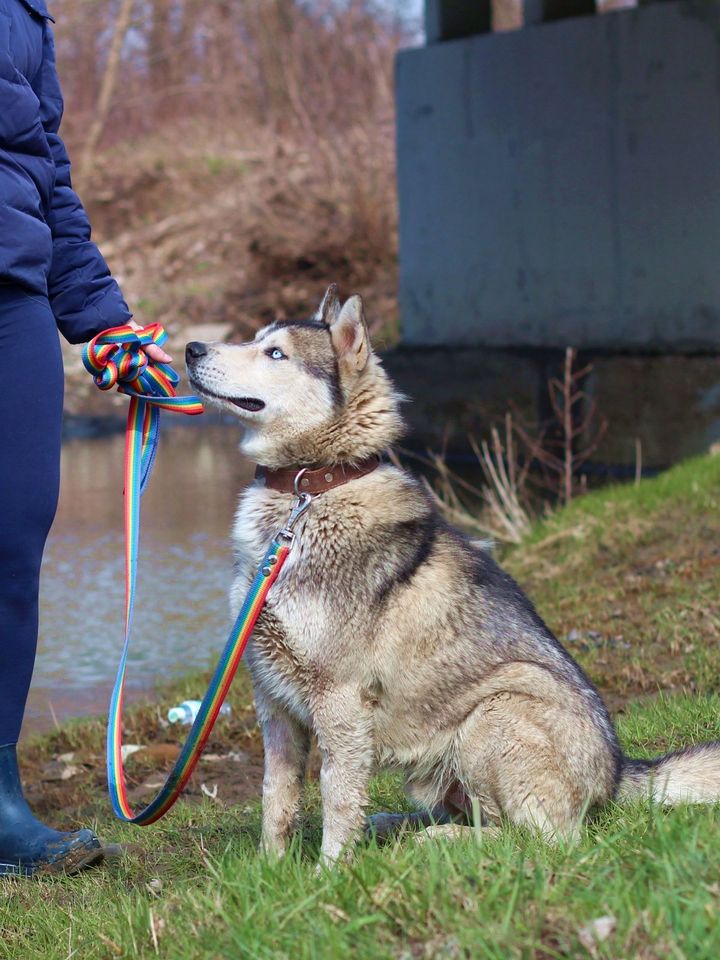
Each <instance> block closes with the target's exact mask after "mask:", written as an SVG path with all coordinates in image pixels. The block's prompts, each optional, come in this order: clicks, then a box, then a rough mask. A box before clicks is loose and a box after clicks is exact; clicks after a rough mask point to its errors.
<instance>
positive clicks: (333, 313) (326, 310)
mask: <svg viewBox="0 0 720 960" xmlns="http://www.w3.org/2000/svg"><path fill="white" fill-rule="evenodd" d="M339 313H340V301H339V300H338V288H337V284H336V283H331V284H330V286H329V287H328V288H327V290H326V291H325V296H324V297H323V298H322V303H321V304H320V306H319V307H318V308H317V310H316V311H315V316H314V317H313V319H314V320H318V321H319V322H320V323H326V324H327V325H328V326H331V325H332V324H333V323H335V321H336V320H337V318H338V315H339Z"/></svg>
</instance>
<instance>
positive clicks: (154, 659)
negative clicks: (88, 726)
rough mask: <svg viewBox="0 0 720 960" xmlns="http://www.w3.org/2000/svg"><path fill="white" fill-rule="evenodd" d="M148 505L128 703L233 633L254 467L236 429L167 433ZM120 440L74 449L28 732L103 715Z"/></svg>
mask: <svg viewBox="0 0 720 960" xmlns="http://www.w3.org/2000/svg"><path fill="white" fill-rule="evenodd" d="M167 419H168V418H166V420H165V424H164V430H163V435H162V438H161V442H160V451H159V454H158V458H157V460H156V464H155V470H154V473H153V477H152V481H151V484H150V487H149V488H148V490H147V492H146V494H145V495H144V497H143V521H142V534H141V557H140V571H139V578H138V593H137V604H136V614H135V629H134V633H133V644H132V661H131V665H130V668H129V678H128V687H129V688H130V694H131V695H132V693H133V692H134V693H135V694H136V695H137V693H138V692H139V691H142V690H147V689H148V688H150V687H151V686H152V685H153V683H154V682H155V681H156V680H157V679H158V678H159V677H164V676H168V675H172V674H173V673H175V674H177V673H182V672H183V671H185V670H187V669H189V668H191V667H193V666H196V665H201V666H204V665H206V664H207V663H208V662H209V660H211V659H212V658H213V657H214V655H215V654H216V653H219V651H220V650H221V649H222V646H223V644H224V642H225V639H226V635H227V632H228V630H229V627H230V616H229V610H228V603H227V591H228V586H229V583H230V578H231V574H232V551H231V547H230V542H229V531H230V525H231V522H232V517H233V513H234V509H235V503H236V500H237V495H238V493H239V492H240V490H242V489H243V487H244V486H246V485H247V483H248V482H249V481H250V478H251V476H252V472H253V468H252V466H251V465H250V464H248V463H247V462H246V461H244V460H243V459H242V457H241V456H240V454H239V453H238V451H237V445H238V440H239V432H238V428H237V427H236V426H234V425H227V426H225V425H207V423H203V421H202V420H198V421H192V422H190V423H187V422H183V423H182V424H177V423H173V424H168V422H167ZM123 443H124V440H123V436H122V435H117V436H112V437H105V438H102V439H92V440H87V439H83V440H70V441H68V442H67V443H65V444H64V446H63V454H62V488H61V495H60V506H59V509H58V515H57V519H56V521H55V525H54V527H53V530H52V532H51V535H50V539H49V541H48V546H47V550H46V554H45V559H44V562H43V572H42V579H41V614H40V647H39V651H38V659H37V664H36V667H35V675H34V677H33V686H32V690H31V694H30V702H29V705H28V712H27V715H26V721H25V728H24V732H25V733H27V732H28V731H30V730H37V729H46V728H48V727H50V726H51V725H52V723H53V714H54V715H55V716H57V718H58V719H62V718H64V717H67V716H73V715H78V714H82V713H88V712H104V711H105V709H106V708H107V698H108V694H109V690H110V686H111V682H112V679H113V677H114V674H115V668H116V666H117V660H118V657H119V655H120V648H121V641H122V621H123V596H124V586H123V552H122V551H123V536H122V462H123Z"/></svg>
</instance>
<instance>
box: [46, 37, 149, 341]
mask: <svg viewBox="0 0 720 960" xmlns="http://www.w3.org/2000/svg"><path fill="white" fill-rule="evenodd" d="M36 93H37V95H38V97H39V100H40V116H41V120H42V124H43V127H44V129H45V135H46V137H47V141H48V144H49V146H50V151H51V154H52V158H53V162H54V164H55V170H56V180H55V189H54V193H53V196H52V200H51V205H50V212H49V215H48V225H49V227H50V230H51V232H52V238H53V254H52V265H51V268H50V275H49V277H48V296H49V299H50V305H51V307H52V310H53V313H54V314H55V319H56V320H57V325H58V327H59V328H60V331H61V333H62V334H63V336H65V338H66V339H67V340H69V341H70V343H83V342H84V341H86V340H90V339H91V338H92V337H94V336H95V335H96V334H97V333H100V331H101V330H105V329H106V328H107V327H114V326H117V325H119V324H122V323H126V322H127V321H128V320H129V319H130V317H131V316H132V314H131V313H130V311H129V310H128V306H127V304H126V303H125V300H124V299H123V296H122V293H121V292H120V287H119V286H118V284H117V283H116V281H115V280H114V279H113V277H112V276H111V275H110V270H109V269H108V265H107V264H106V263H105V260H104V259H103V256H102V254H101V253H100V251H99V250H98V248H97V247H96V245H95V244H94V243H93V242H92V240H91V239H90V222H89V221H88V217H87V214H86V213H85V210H84V209H83V205H82V203H81V202H80V198H79V197H78V195H77V194H76V193H75V191H74V190H73V188H72V184H71V181H70V159H69V157H68V154H67V151H66V149H65V144H64V143H63V142H62V140H61V138H60V136H59V134H58V130H59V128H60V121H61V119H62V115H63V99H62V92H61V90H60V81H59V79H58V75H57V68H56V66H55V45H54V41H53V35H52V30H51V28H50V24H49V23H47V22H46V24H45V40H44V51H43V65H42V70H41V75H40V84H39V89H36Z"/></svg>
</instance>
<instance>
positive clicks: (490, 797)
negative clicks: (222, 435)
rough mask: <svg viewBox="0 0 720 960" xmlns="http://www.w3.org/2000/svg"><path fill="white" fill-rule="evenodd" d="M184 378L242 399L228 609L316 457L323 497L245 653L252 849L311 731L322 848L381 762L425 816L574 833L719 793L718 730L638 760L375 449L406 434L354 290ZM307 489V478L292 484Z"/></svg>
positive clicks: (209, 349) (277, 813) (228, 399)
mask: <svg viewBox="0 0 720 960" xmlns="http://www.w3.org/2000/svg"><path fill="white" fill-rule="evenodd" d="M186 356H187V367H188V373H189V376H190V381H191V383H192V385H193V387H194V389H195V390H197V392H198V393H199V394H201V396H202V397H204V398H206V399H207V400H209V401H210V402H212V403H213V404H216V405H217V406H219V407H220V408H222V409H223V410H227V411H231V412H232V413H235V414H237V416H238V417H239V418H240V420H241V422H242V424H243V426H244V428H245V432H244V436H243V439H242V442H241V445H240V449H241V450H242V452H243V453H244V454H245V455H246V456H247V457H249V458H250V459H251V460H253V461H254V462H255V463H256V464H258V465H259V466H260V467H261V468H263V471H264V477H262V476H261V477H260V478H258V479H257V480H256V481H255V482H254V483H253V484H252V485H251V486H250V487H249V488H248V489H247V490H246V491H245V492H244V493H243V494H242V496H241V499H240V504H239V508H238V511H237V516H236V519H235V525H234V546H235V555H236V574H237V575H236V578H235V582H234V584H233V587H232V593H231V597H232V603H233V607H234V609H235V610H236V611H237V609H238V608H239V606H240V603H241V602H242V599H243V597H244V595H245V592H246V590H247V587H248V585H249V583H250V581H251V579H252V577H253V576H254V574H255V572H256V568H257V564H258V562H259V561H260V560H261V558H262V556H263V554H264V552H265V550H266V548H267V546H268V544H269V543H270V541H271V539H272V538H273V536H274V535H275V534H276V533H277V531H278V530H280V529H281V528H282V527H283V526H284V524H285V523H286V521H287V518H288V514H289V512H290V510H291V507H292V505H293V503H294V502H295V500H296V497H295V494H294V493H293V492H292V484H291V483H290V484H288V483H287V478H288V477H290V478H292V477H293V476H294V475H295V474H296V473H297V472H299V471H300V470H301V469H302V468H308V470H309V471H311V473H312V486H314V487H315V491H316V495H315V496H314V497H313V499H312V502H311V504H310V507H309V509H307V510H306V511H305V513H304V514H303V516H302V518H301V519H300V520H299V521H298V524H297V527H296V528H295V531H296V541H295V543H294V546H293V548H292V550H291V552H290V555H289V557H288V559H287V561H286V563H285V566H284V567H283V569H282V570H281V573H280V575H279V577H278V580H277V582H276V583H275V584H274V586H273V588H272V589H271V591H270V594H269V596H268V600H267V605H266V607H265V608H264V610H263V612H262V614H261V616H260V619H259V620H258V623H257V626H256V628H255V633H254V635H253V637H252V640H251V642H250V644H249V645H248V648H247V654H246V661H247V664H248V666H249V669H250V672H251V674H252V680H253V685H254V690H255V700H256V705H257V711H258V716H259V720H260V724H261V727H262V733H263V740H264V748H265V777H264V782H263V827H262V843H263V847H264V849H265V850H266V851H269V852H272V853H274V854H278V855H280V854H282V853H283V851H284V849H285V846H286V843H287V840H288V836H289V834H290V832H291V830H292V828H293V825H294V822H295V818H296V815H297V811H298V806H299V802H300V796H301V789H302V782H303V778H304V771H305V765H306V759H307V754H308V746H309V740H310V734H311V733H314V734H315V735H316V737H317V741H318V745H319V748H320V753H321V756H322V768H321V775H320V786H321V794H322V804H323V839H322V851H321V856H322V860H323V861H324V862H325V863H330V862H333V861H335V860H337V858H338V857H339V856H341V854H342V853H343V851H345V850H347V849H348V847H349V845H350V844H351V843H352V841H353V840H354V839H355V838H356V837H357V836H358V834H359V832H360V831H361V830H362V827H363V823H364V807H365V805H366V803H367V791H368V782H369V780H370V777H371V774H372V772H373V769H374V768H375V767H376V766H377V765H391V766H394V767H396V768H399V769H401V770H402V771H404V773H405V776H406V782H407V789H408V792H409V794H410V796H411V797H412V799H413V800H414V801H415V802H416V803H417V804H418V805H419V806H420V807H421V808H424V809H427V810H431V809H433V808H435V809H437V808H444V809H445V811H447V812H448V813H449V814H463V813H465V814H467V813H468V810H469V809H470V807H471V804H472V805H473V807H474V808H475V809H476V810H477V809H478V805H479V809H480V811H481V815H482V822H483V823H485V824H492V823H494V822H497V821H498V820H500V818H506V819H507V820H509V821H511V822H513V823H516V824H523V825H528V826H530V827H532V828H534V829H537V830H540V831H542V833H543V834H545V835H546V836H548V837H551V838H552V837H568V836H573V835H575V834H576V833H577V831H578V829H579V826H580V823H581V822H582V819H583V817H584V816H585V815H586V814H587V813H588V811H592V810H593V809H595V808H597V807H598V806H599V805H601V804H603V803H605V802H606V801H608V800H611V799H613V798H616V799H624V798H630V797H635V796H639V795H646V796H649V797H652V798H654V799H656V800H658V801H660V802H662V803H675V802H684V801H689V802H698V803H701V802H710V801H715V800H718V799H720V743H713V744H703V745H700V746H696V747H692V748H689V749H687V750H683V751H680V752H678V753H674V754H670V755H668V756H665V757H661V758H658V759H656V760H651V761H641V760H630V759H628V758H627V757H624V756H623V755H622V753H621V752H620V748H619V746H618V740H617V736H616V734H615V730H614V729H613V725H612V723H611V721H610V718H609V716H608V712H607V709H606V708H605V706H604V704H603V702H602V700H601V699H600V696H599V694H598V692H597V690H596V689H595V687H594V686H593V685H592V683H591V682H590V681H589V680H588V678H587V677H586V676H585V674H584V673H583V671H582V669H581V668H580V667H579V666H578V664H577V663H575V661H574V660H573V659H572V657H571V656H570V655H569V654H568V653H567V651H566V650H564V649H563V647H562V646H561V645H560V643H559V642H558V641H557V640H556V638H555V637H554V636H553V634H552V632H551V631H550V630H549V629H548V627H547V626H546V625H545V624H544V623H543V621H542V620H541V619H540V617H539V616H538V614H537V613H536V612H535V609H534V607H533V605H532V603H531V602H530V601H529V600H528V599H527V597H526V596H525V595H524V594H523V592H522V591H521V590H520V588H519V587H518V585H517V584H516V583H515V582H514V581H513V579H512V578H511V577H510V576H508V574H507V573H505V572H504V571H503V570H502V569H501V568H500V567H499V566H498V565H497V564H496V563H495V562H494V561H493V559H492V558H491V557H490V556H489V554H488V553H487V552H486V551H485V550H483V549H481V548H478V547H477V546H476V545H474V544H473V543H471V542H470V541H469V540H468V539H467V538H466V537H465V536H464V535H463V534H461V533H459V532H458V531H457V530H455V529H453V528H452V527H450V526H449V525H448V524H447V523H445V522H444V520H443V519H442V517H441V516H440V515H439V514H438V511H437V510H436V508H435V506H434V505H433V503H432V502H431V500H430V499H429V497H428V496H427V494H426V492H425V491H424V489H423V487H422V486H421V485H420V483H418V481H417V480H416V479H415V478H414V477H413V476H411V475H410V474H409V473H406V472H405V471H404V470H401V469H399V468H398V467H396V466H393V465H391V464H389V463H382V464H379V465H378V462H377V461H376V460H375V459H374V458H376V457H377V455H378V454H380V453H381V452H382V451H383V450H385V449H386V448H387V447H388V446H390V445H391V444H392V443H394V442H395V441H396V440H397V438H398V437H399V436H400V434H401V432H402V430H403V423H402V419H401V416H400V413H399V410H398V406H399V401H400V399H401V398H400V397H399V396H398V394H397V393H396V392H395V390H394V389H393V385H392V383H391V382H390V380H389V378H388V376H387V374H386V373H385V371H384V370H383V367H382V365H381V363H380V360H379V359H378V357H377V356H376V355H375V354H374V353H373V351H372V348H371V345H370V339H369V336H368V330H367V326H366V323H365V318H364V314H363V305H362V301H361V300H360V297H358V296H353V297H350V299H349V300H347V302H346V303H345V304H344V305H343V306H341V304H340V302H339V301H338V298H337V293H336V288H335V287H330V288H329V290H328V291H327V293H326V295H325V298H324V299H323V301H322V304H321V306H320V308H319V310H318V311H317V313H316V314H315V316H314V317H313V318H312V319H311V320H305V321H285V322H277V323H273V324H271V325H270V326H268V327H265V328H264V329H262V330H260V331H259V332H258V334H257V335H256V337H255V338H254V340H252V341H250V342H248V343H244V344H240V345H232V344H225V343H211V344H204V343H197V342H195V343H190V344H188V346H187V351H186ZM298 482H299V484H300V487H299V489H301V490H302V489H303V483H304V484H306V485H309V484H310V480H309V479H308V477H305V478H304V479H302V480H299V481H298Z"/></svg>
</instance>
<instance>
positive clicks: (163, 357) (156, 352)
mask: <svg viewBox="0 0 720 960" xmlns="http://www.w3.org/2000/svg"><path fill="white" fill-rule="evenodd" d="M128 326H130V327H132V328H133V330H142V327H141V326H140V324H139V323H135V321H134V320H130V321H129V322H128ZM143 350H144V352H145V353H146V354H147V355H148V357H149V358H150V359H151V360H154V361H155V362H156V363H172V357H171V356H170V354H169V353H165V351H164V350H163V348H162V347H159V346H158V345H157V344H156V343H151V344H149V345H148V346H147V347H143Z"/></svg>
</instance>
